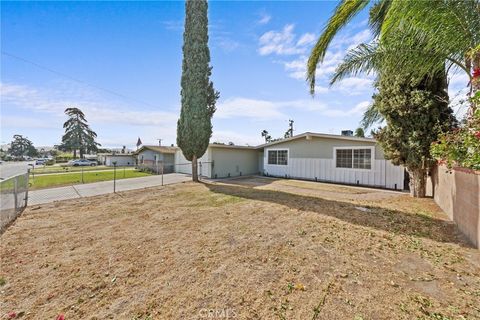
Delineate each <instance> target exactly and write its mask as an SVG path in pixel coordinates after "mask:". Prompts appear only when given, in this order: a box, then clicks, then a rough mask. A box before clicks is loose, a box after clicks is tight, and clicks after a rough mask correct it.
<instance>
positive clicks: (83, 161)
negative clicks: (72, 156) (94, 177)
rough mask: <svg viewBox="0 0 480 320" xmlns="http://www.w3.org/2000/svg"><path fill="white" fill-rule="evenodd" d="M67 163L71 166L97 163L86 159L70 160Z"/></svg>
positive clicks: (94, 164)
mask: <svg viewBox="0 0 480 320" xmlns="http://www.w3.org/2000/svg"><path fill="white" fill-rule="evenodd" d="M68 165H70V166H72V167H82V166H92V167H93V166H96V165H97V164H96V163H95V162H93V161H90V160H87V159H78V160H71V161H69V162H68Z"/></svg>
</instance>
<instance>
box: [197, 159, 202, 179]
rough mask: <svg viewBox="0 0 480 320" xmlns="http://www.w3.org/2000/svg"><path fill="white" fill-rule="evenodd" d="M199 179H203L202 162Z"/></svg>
mask: <svg viewBox="0 0 480 320" xmlns="http://www.w3.org/2000/svg"><path fill="white" fill-rule="evenodd" d="M198 178H199V179H202V161H200V175H199V176H198Z"/></svg>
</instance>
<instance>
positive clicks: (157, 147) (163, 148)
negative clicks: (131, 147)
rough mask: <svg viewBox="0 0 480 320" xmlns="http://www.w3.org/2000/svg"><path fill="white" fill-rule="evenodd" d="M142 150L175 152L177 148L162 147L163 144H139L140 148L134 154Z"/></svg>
mask: <svg viewBox="0 0 480 320" xmlns="http://www.w3.org/2000/svg"><path fill="white" fill-rule="evenodd" d="M144 150H151V151H155V152H160V153H175V152H176V151H177V150H178V148H177V147H164V146H141V147H140V149H138V150H137V151H135V152H134V153H135V154H139V153H140V152H142V151H144Z"/></svg>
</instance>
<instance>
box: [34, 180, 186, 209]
mask: <svg viewBox="0 0 480 320" xmlns="http://www.w3.org/2000/svg"><path fill="white" fill-rule="evenodd" d="M191 179H192V178H191V177H190V176H188V175H185V174H181V173H169V174H165V175H164V176H163V184H164V185H167V184H173V183H179V182H183V181H190V180H191ZM161 184H162V177H161V176H148V177H140V178H130V179H122V180H117V182H116V191H127V190H135V189H143V188H149V187H156V186H160V185H161ZM112 192H113V181H103V182H95V183H87V184H77V185H74V186H68V187H59V188H51V189H43V190H35V191H29V193H28V205H36V204H42V203H49V202H53V201H58V200H67V199H75V198H82V197H91V196H97V195H101V194H107V193H112Z"/></svg>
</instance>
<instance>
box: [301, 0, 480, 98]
mask: <svg viewBox="0 0 480 320" xmlns="http://www.w3.org/2000/svg"><path fill="white" fill-rule="evenodd" d="M369 2H370V1H369V0H343V1H342V2H340V4H339V5H338V6H337V8H336V10H335V12H334V14H333V15H332V17H331V18H330V19H329V21H328V23H327V25H326V26H325V28H324V31H323V33H322V34H321V36H320V38H319V39H318V41H317V43H316V45H315V46H314V48H313V49H312V52H311V54H310V57H309V59H308V65H307V80H308V82H309V84H310V91H311V93H312V94H313V93H314V90H315V71H316V68H317V66H318V64H321V63H322V62H323V59H324V57H325V54H326V52H327V49H328V47H329V45H330V42H331V41H332V39H333V38H334V37H335V35H336V34H337V33H338V32H339V31H340V30H341V29H342V28H343V27H345V26H346V25H347V24H348V22H349V21H350V20H351V19H352V18H353V17H354V16H355V15H357V14H358V13H359V12H360V11H362V10H363V9H364V8H365V7H366V6H367V5H368V3H369ZM479 17H480V5H479V2H478V1H477V0H438V1H408V2H406V1H401V0H379V1H378V2H377V3H376V4H375V5H374V6H373V7H372V8H371V9H370V19H369V24H370V27H371V30H372V31H373V34H374V35H375V40H374V42H373V43H371V44H369V45H361V46H359V47H357V48H356V49H355V51H354V52H349V54H350V58H351V60H352V61H351V62H352V63H353V61H356V62H355V63H356V65H355V66H352V65H351V64H350V69H349V70H347V71H348V72H352V71H354V70H356V72H358V71H359V70H361V71H368V70H370V71H371V70H373V69H375V67H376V65H375V60H372V59H371V55H372V54H374V53H375V54H376V57H377V59H376V61H377V63H378V62H379V61H381V62H382V67H383V65H384V64H386V63H387V62H388V61H390V62H391V63H392V65H394V66H395V67H396V69H397V71H402V72H405V73H407V74H410V75H412V76H414V77H416V78H418V79H423V78H424V77H425V76H427V77H432V76H433V75H435V74H438V72H441V71H443V70H444V68H445V66H446V67H447V70H449V69H450V68H451V67H456V68H458V69H460V70H463V71H464V72H465V73H466V74H467V75H468V77H469V78H470V80H471V79H472V76H471V73H472V70H478V69H479V68H480V18H479ZM399 33H400V34H403V35H406V36H405V37H403V38H399ZM392 38H394V40H393V41H391V39H392ZM418 41H419V42H418ZM419 43H421V47H420V46H419V45H418V44H419ZM411 46H414V47H416V49H415V50H414V52H412V51H410V50H411ZM354 54H355V55H356V56H357V57H356V58H357V59H356V60H353V58H354ZM380 56H381V57H382V59H381V60H380V59H378V58H380ZM347 58H348V56H347ZM439 62H441V63H439ZM344 67H345V66H344ZM340 71H341V70H340ZM348 72H346V73H345V74H347V73H348ZM337 74H338V72H337ZM340 78H341V77H338V78H337V79H336V80H338V79H340ZM334 81H335V79H334ZM478 85H479V84H477V86H476V87H475V86H474V87H473V90H474V91H475V90H478V89H479V88H478Z"/></svg>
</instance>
